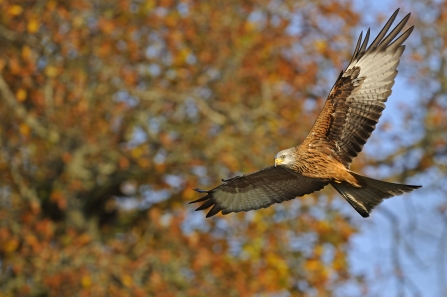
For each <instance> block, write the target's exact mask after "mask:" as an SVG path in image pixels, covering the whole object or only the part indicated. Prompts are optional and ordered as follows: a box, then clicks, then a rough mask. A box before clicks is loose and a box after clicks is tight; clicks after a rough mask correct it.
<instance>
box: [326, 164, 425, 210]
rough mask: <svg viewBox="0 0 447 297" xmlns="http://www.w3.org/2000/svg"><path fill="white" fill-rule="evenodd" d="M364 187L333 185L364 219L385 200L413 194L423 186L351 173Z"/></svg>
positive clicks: (344, 183)
mask: <svg viewBox="0 0 447 297" xmlns="http://www.w3.org/2000/svg"><path fill="white" fill-rule="evenodd" d="M350 173H351V174H352V175H353V176H354V177H355V178H356V179H357V181H358V182H359V184H361V185H362V187H361V188H356V187H353V186H352V185H350V184H349V183H347V182H342V183H335V182H331V185H332V186H333V187H334V188H335V189H336V190H337V191H338V192H339V193H340V194H341V195H342V196H343V197H344V198H345V199H346V200H347V201H348V202H349V204H351V206H352V207H354V209H355V210H356V211H357V212H358V213H359V214H360V215H361V216H362V217H364V218H367V217H369V214H370V213H371V211H372V210H373V208H374V207H376V206H377V205H379V204H380V203H381V202H382V201H383V199H386V198H390V197H393V196H397V195H401V194H403V193H408V192H411V191H413V190H415V189H418V188H420V187H421V186H411V185H404V184H393V183H389V182H384V181H380V180H377V179H372V178H369V177H366V176H362V175H360V174H357V173H354V172H350Z"/></svg>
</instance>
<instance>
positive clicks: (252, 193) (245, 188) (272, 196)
mask: <svg viewBox="0 0 447 297" xmlns="http://www.w3.org/2000/svg"><path fill="white" fill-rule="evenodd" d="M327 184H328V182H327V181H321V180H315V179H312V178H307V177H304V176H299V175H296V174H293V173H291V172H289V171H288V170H287V169H285V168H283V167H280V166H278V167H274V166H270V167H267V168H264V169H262V170H260V171H258V172H255V173H252V174H248V175H242V176H238V177H236V178H232V179H229V180H227V181H225V182H224V183H223V184H221V185H220V186H218V187H216V188H214V189H212V190H210V191H203V190H198V189H195V190H197V191H198V192H200V193H206V195H205V196H204V197H201V198H199V199H197V200H195V201H192V202H190V203H195V202H204V203H203V204H202V205H201V206H199V207H198V208H197V209H196V210H204V209H207V208H210V207H212V208H211V210H210V211H209V212H208V214H207V217H211V216H213V215H215V214H217V213H219V212H220V211H222V214H228V213H231V212H241V211H249V210H254V209H260V208H266V207H268V206H270V205H272V204H274V203H281V202H284V201H287V200H291V199H294V198H295V197H298V196H304V195H305V194H310V193H312V192H315V191H318V190H321V189H322V188H324V187H325V186H326V185H327Z"/></svg>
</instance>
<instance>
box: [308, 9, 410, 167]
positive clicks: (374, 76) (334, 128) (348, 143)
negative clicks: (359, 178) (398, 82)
mask: <svg viewBox="0 0 447 297" xmlns="http://www.w3.org/2000/svg"><path fill="white" fill-rule="evenodd" d="M398 11H399V10H396V11H395V12H394V14H393V15H392V16H391V18H390V19H389V20H388V22H387V23H386V24H385V26H384V27H383V29H382V30H381V31H380V33H379V34H378V35H377V37H376V38H375V39H374V41H373V42H372V43H371V45H369V46H368V40H369V32H370V31H369V29H368V32H367V34H366V36H365V39H364V40H363V42H362V41H361V39H362V34H361V35H360V37H359V40H358V42H357V45H356V48H355V50H354V54H353V56H352V59H351V62H350V63H349V65H348V67H347V68H346V70H345V71H343V72H342V74H341V75H340V77H339V78H338V79H337V81H336V83H335V84H334V86H333V87H332V90H331V92H330V93H329V96H328V99H327V100H326V103H325V106H324V108H323V111H322V112H321V114H320V116H319V117H318V119H317V121H316V122H315V124H314V126H313V127H312V130H311V132H310V133H309V135H308V136H307V138H306V140H305V141H304V145H307V144H308V143H315V142H320V141H321V140H322V139H324V140H325V141H326V142H325V143H328V145H330V146H332V151H334V152H335V153H336V155H337V156H338V157H339V158H340V160H341V161H342V162H343V164H344V165H345V166H346V167H349V165H350V163H351V162H352V160H353V158H355V157H356V156H357V155H358V154H359V153H360V152H361V150H362V148H363V145H364V144H365V143H366V141H367V140H368V138H369V137H370V136H371V133H372V132H373V131H374V129H375V127H376V124H377V122H378V121H379V119H380V117H381V115H382V111H383V110H384V109H385V102H386V101H387V99H388V97H389V96H390V95H391V92H392V91H391V88H392V87H393V85H394V78H395V77H396V75H397V70H396V68H397V66H398V65H399V61H400V57H401V55H402V53H403V51H404V49H405V46H404V45H403V42H404V41H405V40H406V39H407V38H408V36H409V35H410V34H411V32H412V30H413V27H410V28H409V29H408V30H406V31H405V32H404V33H403V34H401V35H400V36H399V37H397V38H396V36H398V35H399V33H400V32H401V31H402V29H403V28H404V27H405V25H406V23H407V21H408V19H409V17H410V14H408V15H406V16H405V17H404V18H403V19H402V21H400V23H399V24H398V25H397V26H396V27H395V28H393V29H392V30H391V32H390V33H389V34H388V35H387V32H388V31H389V29H390V28H391V26H392V23H393V21H394V19H395V18H396V16H397V13H398ZM393 40H394V41H393ZM360 44H361V46H359V45H360Z"/></svg>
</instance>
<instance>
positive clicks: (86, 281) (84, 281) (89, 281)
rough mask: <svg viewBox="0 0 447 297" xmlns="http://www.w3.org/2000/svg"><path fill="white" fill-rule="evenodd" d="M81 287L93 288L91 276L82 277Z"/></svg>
mask: <svg viewBox="0 0 447 297" xmlns="http://www.w3.org/2000/svg"><path fill="white" fill-rule="evenodd" d="M81 285H82V286H83V287H84V288H90V287H91V285H92V279H91V278H90V276H89V275H83V276H82V277H81Z"/></svg>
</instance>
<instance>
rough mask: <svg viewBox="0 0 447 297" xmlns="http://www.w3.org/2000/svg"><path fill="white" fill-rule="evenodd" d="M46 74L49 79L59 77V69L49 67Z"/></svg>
mask: <svg viewBox="0 0 447 297" xmlns="http://www.w3.org/2000/svg"><path fill="white" fill-rule="evenodd" d="M45 74H46V75H47V76H48V77H55V76H56V75H57V68H56V67H54V66H48V67H47V68H46V69H45Z"/></svg>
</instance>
